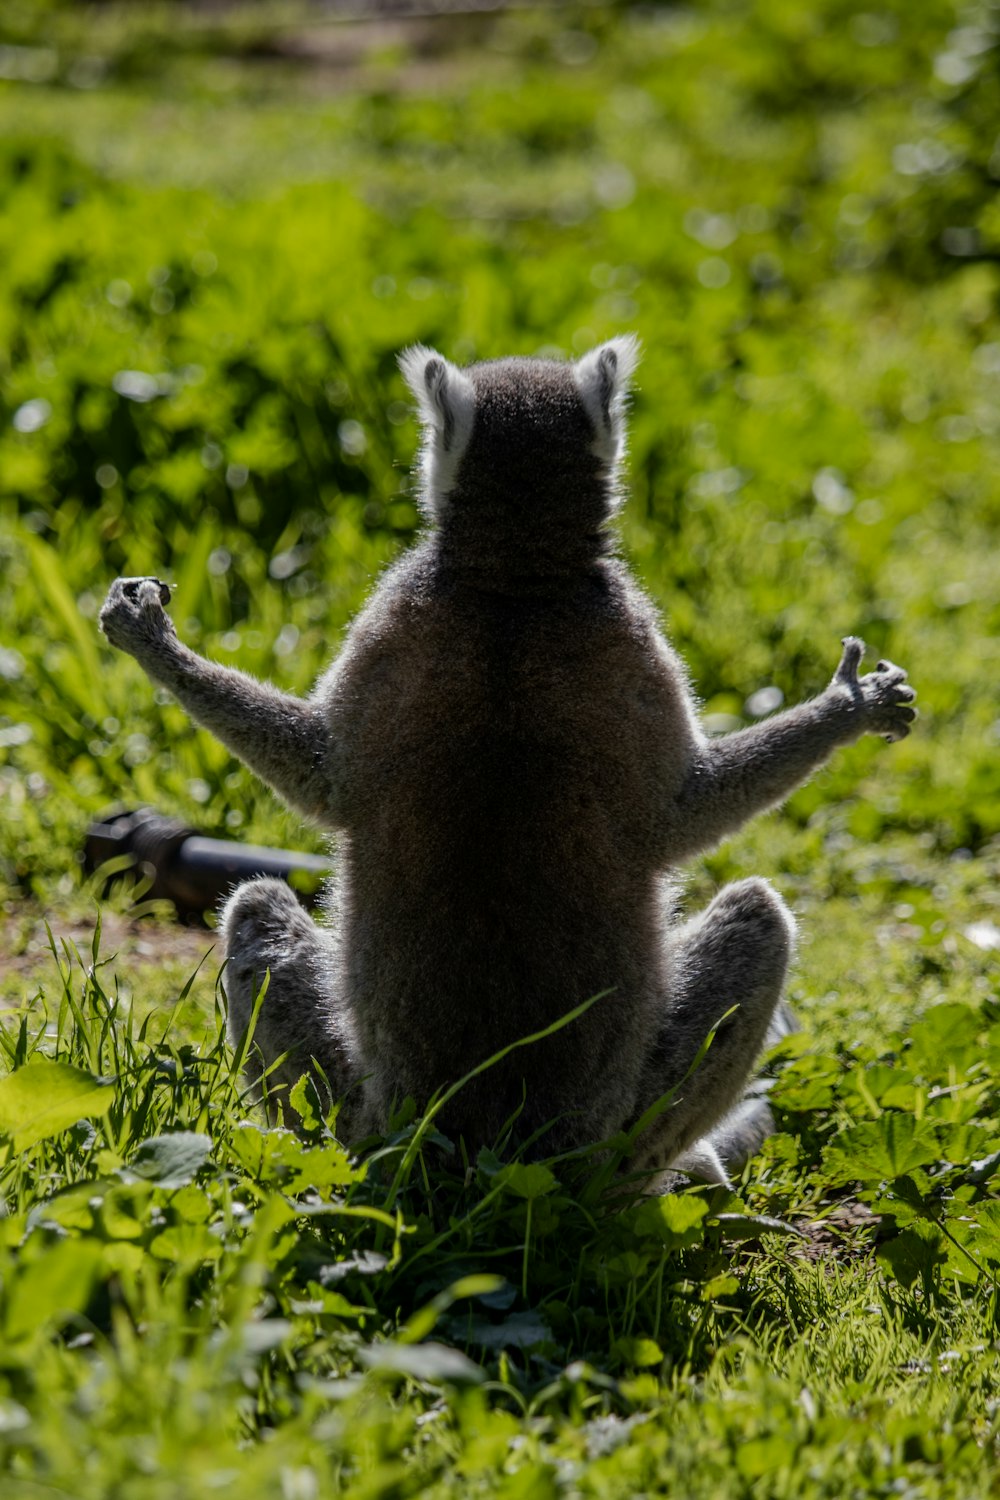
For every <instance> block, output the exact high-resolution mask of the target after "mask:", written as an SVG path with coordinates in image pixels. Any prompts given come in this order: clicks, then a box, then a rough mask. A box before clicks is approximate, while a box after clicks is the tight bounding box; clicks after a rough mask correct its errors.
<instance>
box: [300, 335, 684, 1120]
mask: <svg viewBox="0 0 1000 1500" xmlns="http://www.w3.org/2000/svg"><path fill="white" fill-rule="evenodd" d="M465 374H466V377H467V378H468V379H470V380H471V381H472V383H473V385H474V388H475V419H474V422H473V425H472V429H471V435H470V436H469V438H468V443H467V446H466V448H465V452H464V455H463V458H462V462H461V468H460V471H459V476H458V481H457V483H456V484H455V486H454V489H453V490H452V491H451V493H450V495H449V496H448V498H447V500H446V502H445V503H444V504H443V505H439V507H438V516H437V524H436V527H435V529H434V530H433V532H432V533H431V534H430V535H429V536H428V537H427V538H426V539H425V540H424V541H423V543H422V544H421V545H419V546H418V547H417V548H416V549H414V550H413V551H411V552H410V553H408V554H407V555H406V556H405V557H404V559H403V560H402V562H401V563H400V564H399V565H398V566H397V567H396V568H394V569H393V570H392V571H391V572H390V573H389V574H388V575H387V576H386V578H385V579H384V580H383V582H382V583H381V585H380V586H379V588H378V590H377V591H376V593H375V596H374V597H373V599H372V600H371V602H370V603H369V605H368V607H367V608H366V609H365V611H364V612H363V613H362V615H361V616H360V618H359V619H358V620H357V621H356V623H355V625H354V627H353V629H352V632H351V636H350V639H349V641H348V645H347V648H346V650H345V652H344V654H343V655H342V657H341V658H340V660H339V662H338V663H337V665H336V666H335V667H334V669H333V672H332V674H331V676H330V677H329V678H328V679H327V681H326V683H325V684H324V685H323V687H321V689H320V691H319V695H318V700H319V702H321V703H324V702H325V703H326V704H327V705H328V712H329V715H330V739H331V742H334V743H336V744H337V745H339V746H341V747H342V753H341V758H340V764H341V766H342V776H343V781H342V783H341V785H342V798H343V801H342V805H341V819H340V822H341V826H342V827H343V829H344V834H343V836H342V841H341V844H340V851H339V861H338V863H339V871H340V873H339V899H338V902H337V906H338V921H339V927H340V942H341V945H342V947H341V951H342V953H343V955H344V968H343V970H342V974H341V979H340V983H341V984H342V985H343V986H344V999H345V1000H346V1002H347V1004H348V1006H349V1007H350V1009H351V1011H352V1013H353V1014H354V1015H356V1017H357V1023H356V1024H357V1041H358V1043H359V1046H360V1050H361V1052H362V1053H363V1054H364V1056H365V1057H366V1058H369V1059H371V1060H372V1062H373V1064H374V1066H375V1068H376V1070H377V1077H378V1080H379V1083H378V1086H377V1088H376V1092H378V1093H382V1092H383V1090H384V1091H385V1092H387V1093H391V1092H393V1091H395V1092H397V1093H399V1092H400V1091H401V1092H402V1093H403V1094H406V1093H411V1094H413V1095H414V1096H415V1097H417V1098H425V1097H427V1095H428V1094H429V1092H430V1091H431V1090H432V1089H433V1088H435V1087H436V1086H438V1085H439V1084H441V1083H442V1082H444V1081H450V1080H454V1079H456V1078H458V1077H461V1076H462V1074H464V1073H465V1072H467V1071H469V1069H470V1068H471V1067H472V1066H474V1065H475V1064H476V1063H478V1062H480V1061H482V1060H483V1059H485V1058H486V1057H488V1056H490V1055H491V1054H493V1053H495V1052H497V1051H498V1050H499V1049H500V1048H501V1047H503V1046H506V1045H507V1044H509V1043H511V1042H514V1041H517V1040H518V1039H519V1038H521V1037H523V1036H526V1035H528V1034H530V1033H532V1032H536V1031H539V1030H541V1029H543V1028H544V1027H546V1026H547V1025H549V1024H550V1023H551V1022H553V1021H556V1020H557V1019H558V1018H559V1017H560V1016H562V1015H564V1014H565V1013H566V1012H567V1011H569V1010H570V1009H571V1008H572V1007H574V1006H576V1005H579V1004H580V1003H581V1002H582V1001H585V1000H587V999H589V998H591V997H592V996H595V995H598V994H603V995H604V998H602V999H601V1000H599V1001H597V1003H596V1004H595V1005H594V1006H593V1007H592V1008H591V1009H590V1010H589V1011H588V1012H587V1013H586V1014H585V1015H584V1016H582V1017H581V1018H580V1019H578V1020H577V1021H575V1022H574V1023H573V1024H572V1025H571V1026H570V1027H569V1028H567V1029H566V1030H565V1031H563V1032H561V1033H559V1034H558V1035H557V1036H556V1037H554V1038H553V1039H552V1040H550V1041H547V1042H545V1043H543V1044H540V1045H538V1046H535V1047H533V1048H531V1049H522V1050H519V1051H518V1052H516V1053H514V1054H512V1055H511V1056H510V1057H509V1058H508V1059H507V1060H506V1061H505V1062H504V1063H502V1064H500V1065H499V1066H498V1067H496V1068H494V1069H492V1070H491V1071H490V1072H489V1073H488V1074H486V1075H484V1076H483V1077H482V1078H480V1079H477V1080H475V1081H474V1082H473V1083H471V1084H470V1085H468V1086H467V1087H466V1088H465V1090H463V1092H462V1093H461V1095H460V1096H459V1098H458V1100H457V1102H456V1104H455V1105H454V1106H452V1110H451V1118H452V1122H453V1124H455V1125H457V1126H458V1127H459V1128H461V1129H462V1130H464V1131H465V1132H467V1133H468V1134H469V1135H471V1136H476V1137H478V1138H479V1139H492V1138H493V1137H494V1136H495V1134H496V1132H497V1131H498V1130H499V1128H500V1126H501V1124H502V1123H503V1121H504V1120H505V1119H506V1118H507V1117H508V1116H509V1115H511V1114H512V1113H513V1112H514V1111H515V1110H516V1109H517V1108H518V1107H519V1106H520V1105H521V1104H522V1095H523V1096H524V1097H525V1099H526V1102H525V1103H524V1109H523V1114H522V1116H521V1120H520V1128H521V1130H522V1132H523V1131H528V1132H530V1131H533V1130H534V1129H536V1128H537V1127H538V1126H540V1125H542V1124H544V1123H545V1122H546V1121H548V1120H550V1119H553V1118H555V1117H558V1116H560V1115H563V1114H565V1113H566V1112H567V1111H570V1112H573V1114H574V1116H575V1118H574V1121H573V1129H574V1132H577V1131H580V1130H581V1129H582V1131H583V1133H584V1135H585V1136H590V1137H593V1138H598V1137H599V1136H600V1135H601V1134H603V1133H604V1132H605V1130H607V1129H610V1128H613V1125H614V1123H615V1120H616V1119H617V1118H618V1117H619V1115H620V1110H621V1106H622V1103H623V1102H624V1103H625V1105H626V1108H631V1107H632V1105H633V1104H634V1102H635V1097H636V1092H637V1089H638V1086H639V1077H640V1073H641V1067H642V1056H643V1044H642V1039H643V1038H644V1037H645V1036H646V1035H647V1034H648V1033H649V1031H650V1030H651V1029H652V1028H653V1027H654V1025H655V1020H654V1016H655V1011H656V1008H657V1003H658V997H659V996H660V995H662V993H663V992H664V989H665V987H666V974H665V965H666V955H665V951H664V944H663V930H664V925H665V913H664V909H663V907H664V902H665V900H666V899H667V893H666V891H665V888H664V885H663V879H662V875H663V870H664V867H665V864H666V861H665V858H664V855H665V852H666V851H665V850H664V848H663V840H662V834H661V835H660V837H659V838H658V833H659V832H660V831H659V830H658V829H657V826H656V820H655V818H654V817H653V816H651V806H652V805H653V804H654V803H655V802H657V801H665V800H666V799H667V797H668V796H669V794H670V793H671V791H673V790H675V789H676V784H677V782H678V780H679V778H680V776H681V775H682V774H683V767H684V766H685V765H686V764H687V762H688V759H689V757H690V753H691V743H692V738H693V732H692V726H691V722H690V716H689V713H688V707H687V697H686V694H685V692H684V690H683V675H682V673H681V670H680V668H679V666H678V664H677V663H676V662H675V661H674V660H673V659H672V658H671V657H670V656H669V655H668V653H667V652H666V650H665V648H664V645H663V642H662V640H661V638H660V635H659V632H658V630H657V627H656V623H655V620H654V618H653V615H652V611H651V609H650V607H649V605H648V604H647V602H646V601H645V599H643V598H642V597H641V595H640V594H639V593H638V591H637V590H636V589H635V587H634V585H633V584H632V583H631V581H630V580H629V578H628V576H627V573H626V571H625V569H624V567H623V566H622V564H621V563H620V562H619V561H618V560H617V559H615V558H611V557H609V556H607V554H608V552H609V549H610V543H609V536H608V532H607V529H606V526H607V521H608V519H609V516H610V512H611V509H612V504H613V495H612V493H611V491H610V489H609V482H608V466H607V464H606V463H605V462H602V460H601V458H600V457H599V456H598V455H597V454H596V453H595V451H594V440H595V433H594V427H593V423H592V420H591V418H590V417H589V416H588V414H587V411H586V409H585V406H584V403H583V400H582V398H581V395H580V391H579V388H578V386H577V384H576V382H575V380H574V379H573V375H572V371H571V368H570V367H569V366H566V365H561V364H555V363H552V364H548V363H543V362H540V361H524V360H502V361H498V362H497V363H495V364H484V365H479V366H474V367H473V368H472V369H471V370H467V371H466V372H465ZM651 778H652V779H653V781H654V782H655V783H656V786H655V790H654V788H653V787H651ZM672 782H673V783H674V784H673V785H672V784H671V783H672ZM651 792H652V794H653V795H652V796H651Z"/></svg>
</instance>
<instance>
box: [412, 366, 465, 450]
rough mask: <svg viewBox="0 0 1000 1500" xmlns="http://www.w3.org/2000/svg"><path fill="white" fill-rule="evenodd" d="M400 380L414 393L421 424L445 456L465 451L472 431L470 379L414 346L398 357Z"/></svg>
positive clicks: (454, 367)
mask: <svg viewBox="0 0 1000 1500" xmlns="http://www.w3.org/2000/svg"><path fill="white" fill-rule="evenodd" d="M399 368H400V370H401V371H402V372H403V379H404V380H405V381H406V383H407V385H408V386H409V387H410V390H411V391H412V392H413V394H414V396H415V397H416V400H417V405H418V407H419V408H420V416H421V420H422V421H423V422H424V424H425V426H427V427H431V428H433V430H434V433H435V434H436V436H437V438H438V440H439V441H440V444H441V449H442V451H443V452H444V453H454V452H455V451H456V450H458V451H460V450H461V449H462V448H464V447H465V444H466V443H467V442H468V440H469V434H470V433H471V431H472V419H473V416H474V415H475V410H476V392H475V388H474V386H473V384H472V381H471V380H470V379H469V377H468V376H467V375H465V374H463V373H462V371H461V370H459V369H458V368H457V367H456V366H455V365H453V364H450V363H449V361H448V360H446V359H445V357H444V355H443V354H438V352H437V350H435V349H426V348H424V346H423V344H414V346H413V348H412V349H404V351H403V353H402V354H401V355H400V356H399Z"/></svg>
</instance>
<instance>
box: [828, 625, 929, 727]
mask: <svg viewBox="0 0 1000 1500" xmlns="http://www.w3.org/2000/svg"><path fill="white" fill-rule="evenodd" d="M843 644H844V654H843V656H842V657H841V658H840V665H839V666H838V668H837V670H836V672H835V674H834V678H833V682H834V686H839V687H841V688H845V689H846V690H847V692H848V693H849V695H850V697H851V700H852V703H853V704H854V707H855V708H856V709H857V711H858V712H859V713H860V714H861V715H862V724H863V729H864V732H865V733H866V734H880V735H882V737H883V738H884V739H885V740H886V741H887V742H888V743H889V744H892V742H893V741H894V740H903V739H905V738H906V736H907V735H908V734H909V732H910V725H911V724H912V723H913V721H914V719H915V718H916V717H917V710H916V709H915V708H914V707H913V706H912V705H913V700H914V699H915V698H916V696H917V695H916V692H915V691H914V689H913V688H911V687H910V686H909V684H908V683H907V680H906V673H905V672H904V670H903V668H902V667H897V666H895V664H894V663H893V662H891V661H880V662H879V663H878V665H877V666H876V668H875V670H874V672H869V673H868V674H867V676H865V677H859V676H858V667H859V666H860V665H861V659H862V657H863V656H864V654H865V643H864V641H862V640H859V639H858V637H857V636H856V635H849V636H845V638H844V643H843Z"/></svg>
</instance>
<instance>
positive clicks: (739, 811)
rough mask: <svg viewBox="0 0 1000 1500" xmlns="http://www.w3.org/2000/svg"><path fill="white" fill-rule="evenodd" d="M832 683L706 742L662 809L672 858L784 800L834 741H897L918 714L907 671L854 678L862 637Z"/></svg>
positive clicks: (851, 644) (850, 645)
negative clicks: (815, 694)
mask: <svg viewBox="0 0 1000 1500" xmlns="http://www.w3.org/2000/svg"><path fill="white" fill-rule="evenodd" d="M843 644H844V653H843V656H842V657H841V661H840V665H839V666H838V668H837V671H836V673H835V674H834V678H833V681H832V682H831V683H830V686H829V687H828V688H827V689H826V691H825V692H823V693H821V694H820V696H819V697H818V698H814V699H812V701H811V702H809V703H802V704H800V705H799V706H798V707H797V708H791V709H789V710H788V711H787V712H786V713H782V714H775V716H774V717H773V718H771V719H767V720H765V721H764V722H763V723H761V724H754V725H752V726H751V727H750V728H749V729H741V730H738V731H737V732H736V733H735V734H727V735H723V736H721V737H720V738H719V739H716V740H708V741H707V742H705V743H703V744H702V745H700V746H698V748H697V749H696V750H695V753H694V757H693V760H692V763H691V766H690V769H689V770H688V773H687V775H686V777H685V779H684V781H683V783H682V785H681V787H680V790H679V791H678V793H677V796H676V797H675V798H674V800H673V802H672V803H671V805H670V806H669V807H668V808H667V809H666V813H667V818H666V825H667V826H666V828H665V830H664V832H665V847H666V850H667V853H668V855H669V858H670V861H671V863H673V862H674V861H675V860H677V861H680V860H682V859H686V858H688V856H690V855H692V854H696V853H697V852H698V851H699V850H702V849H706V848H710V847H711V846H712V845H713V844H717V843H718V842H719V840H720V839H723V838H725V837H726V835H727V834H730V833H733V832H735V830H736V829H737V828H739V827H740V826H741V825H742V824H743V823H745V822H746V821H747V819H748V818H751V817H752V816H753V815H754V814H755V813H758V812H762V811H763V810H764V809H765V808H767V807H772V806H773V805H774V804H775V803H777V802H781V801H782V800H783V799H784V798H785V797H787V796H788V795H789V793H791V792H793V791H794V790H795V788H796V787H797V786H799V785H800V784H801V783H802V782H803V781H805V780H806V779H807V777H808V776H809V775H810V773H811V772H812V771H814V770H815V769H816V767H817V766H820V765H822V763H823V761H825V760H826V759H827V757H828V756H829V755H830V754H832V752H833V751H834V750H835V749H836V748H837V747H838V746H839V745H847V744H850V743H852V742H853V741H854V740H856V739H860V737H861V735H863V734H881V735H883V736H884V737H885V739H887V740H889V741H892V740H900V739H903V738H904V737H905V736H906V735H908V734H909V732H910V727H909V726H910V724H911V723H912V722H913V720H914V719H915V718H916V710H915V709H914V708H912V707H911V704H912V702H913V699H914V698H915V697H916V694H915V693H914V690H913V688H911V687H908V686H907V684H906V673H905V672H904V671H903V669H902V667H896V666H893V664H892V662H888V661H880V662H879V663H878V666H877V667H876V668H875V671H874V672H869V673H868V675H867V676H865V677H860V678H859V677H858V667H859V666H860V664H861V658H862V657H863V656H864V651H865V647H864V642H863V641H860V640H858V639H857V637H856V636H848V637H847V638H846V639H845V641H844V643H843Z"/></svg>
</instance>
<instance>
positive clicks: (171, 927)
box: [0, 908, 217, 989]
mask: <svg viewBox="0 0 1000 1500" xmlns="http://www.w3.org/2000/svg"><path fill="white" fill-rule="evenodd" d="M49 925H50V926H51V928H52V936H53V938H54V939H55V943H56V949H57V951H58V953H59V957H60V960H61V961H62V962H65V952H64V949H63V943H64V942H65V943H66V944H68V945H69V947H70V949H71V950H72V949H75V950H76V951H77V952H78V953H79V955H80V959H81V961H82V964H83V965H84V966H87V967H89V965H90V963H91V962H92V957H91V950H92V945H93V938H94V929H95V926H96V920H95V918H94V917H93V916H90V917H80V916H77V917H66V918H62V919H61V918H59V917H58V916H53V917H50V918H49ZM216 941H217V940H216V935H215V933H214V932H211V931H209V930H208V929H207V928H204V927H185V926H183V925H182V924H181V923H180V922H171V921H169V920H163V919H162V918H159V917H154V916H141V917H135V916H130V915H128V914H126V913H120V912H112V911H105V912H104V913H103V914H102V923H101V947H100V957H101V959H102V960H107V959H110V958H112V956H114V958H115V965H114V967H118V966H121V967H122V968H123V969H124V968H127V969H128V970H129V971H130V972H134V971H135V970H141V969H143V968H147V967H149V968H154V967H155V968H160V969H162V968H165V967H166V966H168V965H173V964H176V965H179V966H180V967H182V968H183V969H184V970H186V972H187V973H193V972H194V970H195V969H196V968H197V967H198V965H199V963H201V962H202V960H203V959H204V958H205V957H206V956H207V954H208V953H209V951H210V950H211V949H212V948H213V947H214V946H215V945H216ZM74 962H75V958H74ZM209 965H211V960H209ZM52 973H53V958H52V949H51V946H50V941H49V934H48V932H47V931H46V916H45V914H44V913H42V912H40V911H38V910H37V909H36V908H30V909H29V908H23V909H21V910H18V909H16V908H15V910H14V911H13V912H8V913H5V914H4V915H3V916H2V917H0V982H6V983H4V988H5V989H9V988H10V983H9V982H10V981H15V982H16V981H17V980H18V979H20V980H22V981H24V980H27V981H29V982H30V981H34V980H44V979H46V978H47V977H50V976H51V975H52Z"/></svg>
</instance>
